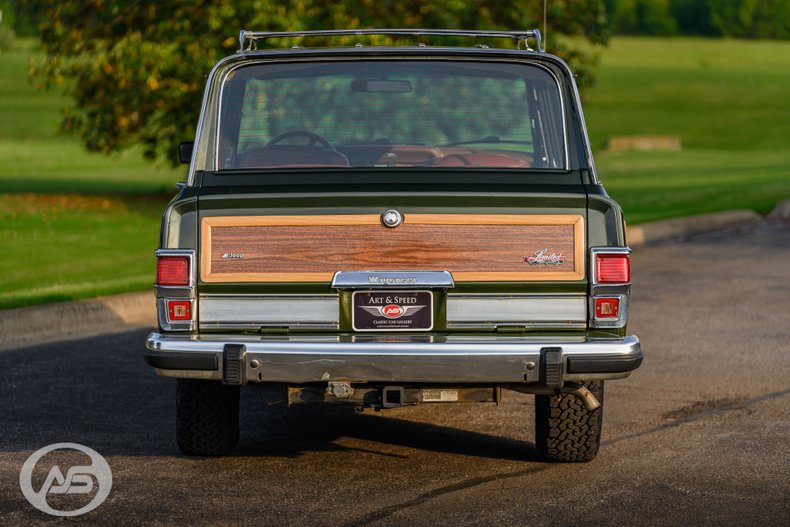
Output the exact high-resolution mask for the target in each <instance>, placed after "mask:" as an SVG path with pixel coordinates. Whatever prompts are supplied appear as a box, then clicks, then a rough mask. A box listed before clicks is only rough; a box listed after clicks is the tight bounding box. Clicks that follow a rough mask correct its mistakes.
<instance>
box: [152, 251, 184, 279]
mask: <svg viewBox="0 0 790 527" xmlns="http://www.w3.org/2000/svg"><path fill="white" fill-rule="evenodd" d="M189 273H190V269H189V258H187V257H186V256H158V257H157V259H156V285H189Z"/></svg>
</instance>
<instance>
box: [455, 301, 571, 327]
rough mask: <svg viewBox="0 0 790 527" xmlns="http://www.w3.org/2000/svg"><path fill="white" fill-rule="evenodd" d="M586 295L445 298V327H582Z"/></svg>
mask: <svg viewBox="0 0 790 527" xmlns="http://www.w3.org/2000/svg"><path fill="white" fill-rule="evenodd" d="M586 320H587V297H586V296H585V295H576V294H566V295H559V294H558V295H484V294H481V295H471V294H470V295H464V294H453V293H450V294H448V295H447V327H462V326H467V327H468V326H470V325H471V326H474V325H478V326H489V327H490V326H498V325H513V324H519V325H525V326H527V325H528V326H530V327H534V325H535V324H539V325H540V326H541V327H547V326H552V325H555V324H556V325H558V326H561V327H568V325H574V324H575V325H580V326H582V327H583V326H584V325H585V322H586Z"/></svg>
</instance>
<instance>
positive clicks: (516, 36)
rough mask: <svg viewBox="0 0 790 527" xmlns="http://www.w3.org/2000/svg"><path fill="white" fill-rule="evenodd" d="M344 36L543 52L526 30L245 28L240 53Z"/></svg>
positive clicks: (537, 34)
mask: <svg viewBox="0 0 790 527" xmlns="http://www.w3.org/2000/svg"><path fill="white" fill-rule="evenodd" d="M342 35H350V36H353V35H409V36H414V37H422V36H445V37H471V38H486V37H488V38H507V39H513V40H514V41H515V42H516V48H517V49H521V42H524V43H525V45H526V47H527V49H530V48H529V45H528V40H529V39H533V40H534V41H535V47H536V49H537V50H538V51H543V47H542V45H541V36H540V30H539V29H530V30H524V31H496V30H471V29H470V30H466V29H323V30H317V31H247V30H246V29H242V30H241V32H240V33H239V53H245V52H247V51H255V49H256V42H257V41H259V40H266V39H270V38H288V37H334V36H342Z"/></svg>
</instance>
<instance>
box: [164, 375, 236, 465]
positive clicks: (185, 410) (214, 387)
mask: <svg viewBox="0 0 790 527" xmlns="http://www.w3.org/2000/svg"><path fill="white" fill-rule="evenodd" d="M176 440H177V442H178V448H179V449H180V450H181V452H182V453H183V454H184V455H187V456H221V455H223V454H227V453H229V452H231V451H233V449H234V448H236V445H238V443H239V387H238V386H225V385H223V384H222V383H221V382H219V381H203V380H197V379H178V384H177V386H176Z"/></svg>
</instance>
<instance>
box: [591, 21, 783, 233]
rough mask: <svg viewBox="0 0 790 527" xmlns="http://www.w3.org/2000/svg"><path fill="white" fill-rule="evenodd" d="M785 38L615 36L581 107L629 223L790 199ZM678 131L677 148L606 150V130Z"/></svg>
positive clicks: (602, 171)
mask: <svg viewBox="0 0 790 527" xmlns="http://www.w3.org/2000/svg"><path fill="white" fill-rule="evenodd" d="M788 84H790V42H761V41H732V40H709V39H691V38H678V39H659V38H626V37H619V38H615V39H613V40H612V41H611V43H610V45H609V47H608V48H607V49H606V50H604V51H602V53H601V64H600V68H599V70H598V74H597V81H596V85H595V87H594V88H593V89H592V90H591V91H590V92H589V93H588V94H587V101H586V104H585V115H586V117H587V121H588V127H589V130H590V136H591V140H592V142H593V146H594V149H595V151H596V163H597V166H598V172H599V175H600V177H601V179H602V180H603V182H604V185H606V189H607V191H608V192H609V193H610V194H611V195H612V196H613V197H614V198H615V199H616V200H618V202H619V203H620V204H621V205H622V206H623V208H624V210H625V213H626V216H627V218H628V221H629V222H630V223H640V222H644V221H650V220H656V219H661V218H669V217H675V216H682V215H687V214H696V213H702V212H713V211H719V210H726V209H732V208H747V209H754V210H757V211H759V212H767V211H768V210H770V208H771V207H772V206H773V205H774V204H775V203H776V202H777V201H778V200H781V199H788V198H790V149H789V148H787V137H788V135H790V102H788V98H787V86H788ZM623 135H676V136H679V137H680V138H681V140H682V143H683V150H682V151H680V152H627V153H616V154H615V153H607V152H604V151H603V147H604V146H605V143H606V138H608V137H611V136H623Z"/></svg>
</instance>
